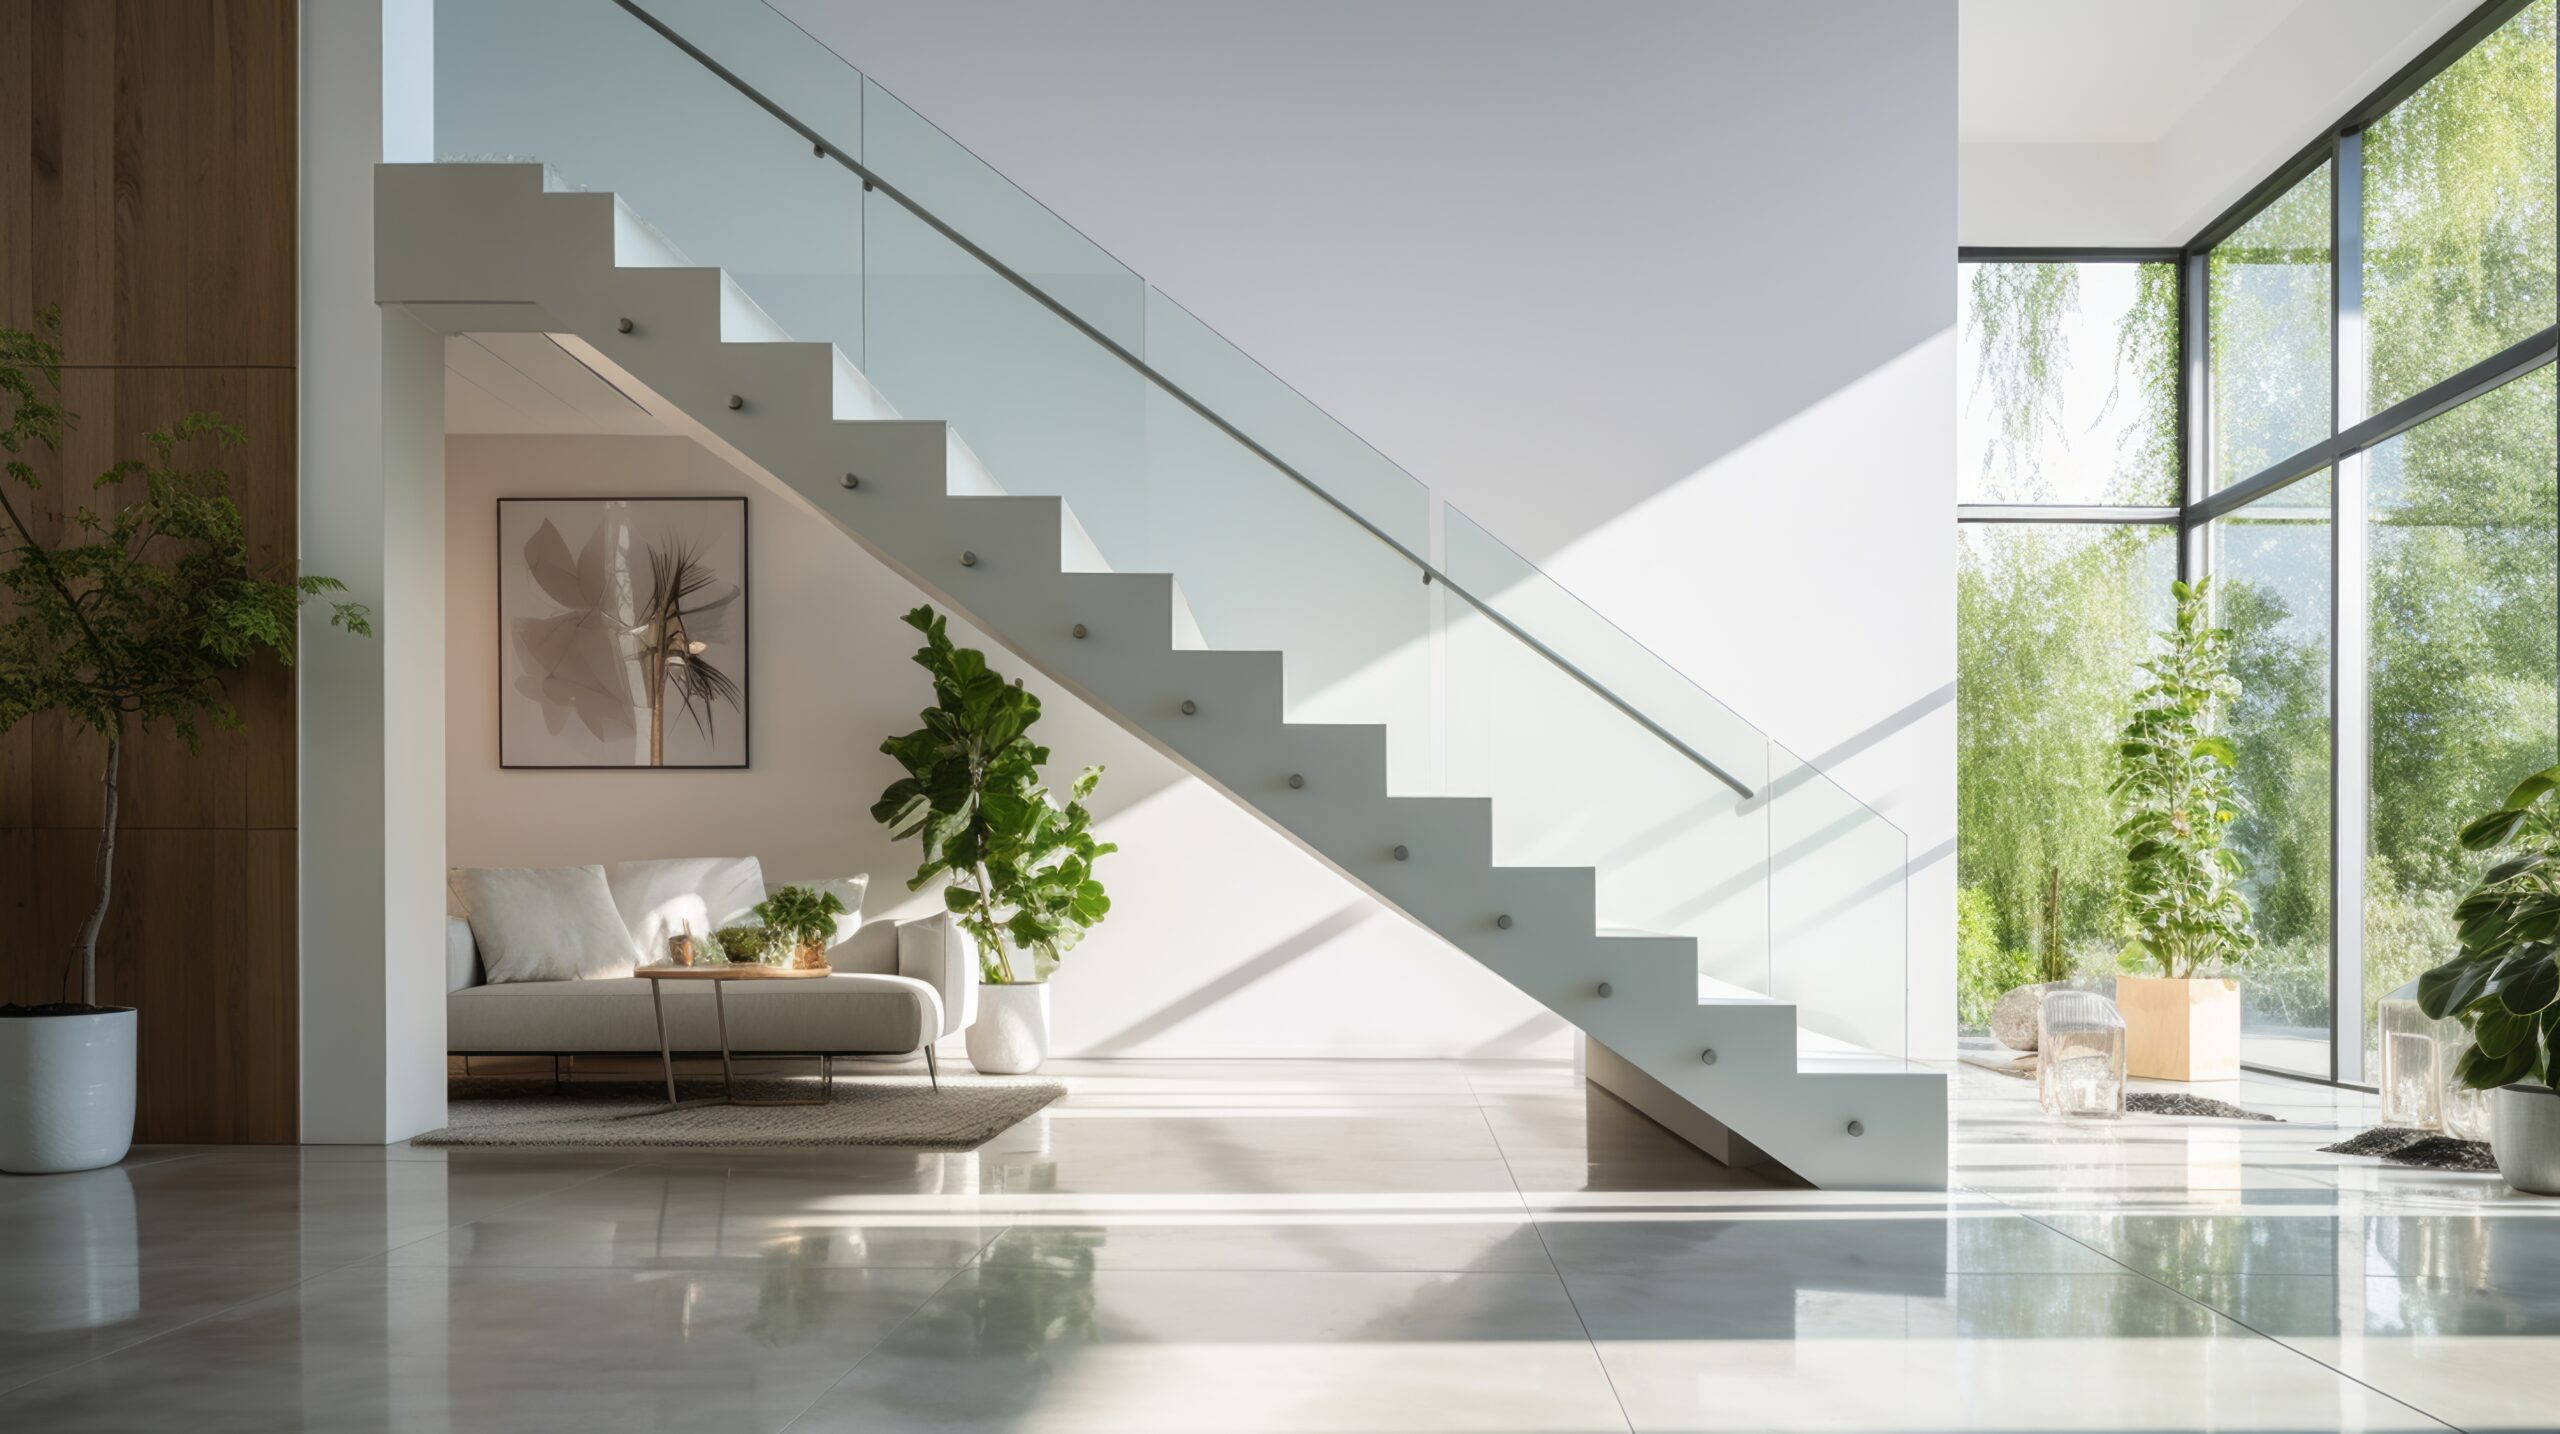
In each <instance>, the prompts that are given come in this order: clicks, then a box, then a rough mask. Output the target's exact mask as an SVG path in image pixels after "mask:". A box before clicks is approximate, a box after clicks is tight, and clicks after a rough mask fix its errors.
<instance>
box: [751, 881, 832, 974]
mask: <svg viewBox="0 0 2560 1434" xmlns="http://www.w3.org/2000/svg"><path fill="white" fill-rule="evenodd" d="M843 914H844V902H843V900H842V899H841V898H839V897H838V896H837V895H836V894H835V893H834V892H832V891H819V890H817V889H816V888H814V887H807V886H786V887H784V888H782V889H781V890H779V891H776V892H774V893H773V894H771V895H769V896H767V897H766V898H765V899H764V900H762V901H760V902H758V903H756V920H758V921H760V922H762V923H764V929H765V930H766V931H769V932H771V933H772V934H773V937H774V938H775V939H777V940H779V941H781V942H783V943H785V945H786V946H787V947H788V949H789V951H790V953H791V960H790V964H791V966H792V967H793V968H794V969H797V970H801V971H815V970H817V969H819V968H820V967H823V966H825V965H826V964H827V942H828V941H829V940H830V939H831V938H833V937H834V935H835V934H836V918H837V917H839V916H842V915H843Z"/></svg>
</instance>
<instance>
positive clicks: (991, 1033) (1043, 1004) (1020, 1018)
mask: <svg viewBox="0 0 2560 1434" xmlns="http://www.w3.org/2000/svg"><path fill="white" fill-rule="evenodd" d="M1048 1058H1049V983H1048V982H1046V981H1016V982H1012V983H1010V984H1007V985H1001V986H999V985H993V984H987V983H981V984H980V985H979V987H978V1019H976V1020H974V1021H972V1022H970V1023H969V1064H971V1065H973V1066H976V1067H977V1068H978V1069H979V1070H980V1071H981V1072H983V1073H985V1074H987V1075H1029V1074H1030V1073H1031V1072H1033V1071H1036V1070H1038V1069H1040V1063H1041V1062H1042V1061H1045V1060H1047V1059H1048Z"/></svg>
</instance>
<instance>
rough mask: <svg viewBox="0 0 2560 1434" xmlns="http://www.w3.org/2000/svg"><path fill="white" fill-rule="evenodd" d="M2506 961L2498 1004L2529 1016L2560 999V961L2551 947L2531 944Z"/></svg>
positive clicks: (2499, 979) (2502, 969)
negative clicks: (2538, 946) (2555, 957)
mask: <svg viewBox="0 0 2560 1434" xmlns="http://www.w3.org/2000/svg"><path fill="white" fill-rule="evenodd" d="M2507 961H2508V964H2507V965H2506V966H2504V967H2502V968H2501V974H2500V976H2499V977H2498V979H2497V986H2498V1004H2500V1005H2502V1006H2504V1007H2506V1008H2507V1009H2508V1010H2510V1011H2513V1012H2514V1013H2516V1014H2517V1015H2519V1016H2530V1015H2532V1014H2534V1013H2535V1012H2537V1011H2540V1010H2542V1009H2544V1008H2545V1007H2547V1006H2549V1005H2550V1004H2551V1003H2552V1002H2553V1001H2554V1000H2560V962H2555V961H2553V960H2552V956H2551V952H2550V951H2549V949H2548V948H2534V947H2528V948H2526V949H2525V950H2523V951H2520V952H2517V953H2516V954H2515V955H2514V956H2511V957H2509V958H2507Z"/></svg>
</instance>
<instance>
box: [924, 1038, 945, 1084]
mask: <svg viewBox="0 0 2560 1434" xmlns="http://www.w3.org/2000/svg"><path fill="white" fill-rule="evenodd" d="M924 1073H925V1075H926V1076H927V1077H928V1078H929V1079H931V1080H932V1081H933V1088H934V1089H935V1090H940V1089H942V1062H941V1061H939V1060H936V1059H935V1058H934V1054H933V1047H931V1046H927V1047H925V1048H924Z"/></svg>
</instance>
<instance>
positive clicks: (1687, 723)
mask: <svg viewBox="0 0 2560 1434" xmlns="http://www.w3.org/2000/svg"><path fill="white" fill-rule="evenodd" d="M1440 527H1441V545H1442V546H1441V563H1440V566H1441V570H1442V571H1444V572H1446V573H1447V574H1448V575H1449V580H1450V581H1452V582H1454V583H1456V584H1457V585H1458V586H1459V587H1461V588H1464V589H1466V591H1467V592H1468V593H1469V594H1471V595H1472V596H1474V597H1475V598H1476V599H1477V600H1478V601H1480V602H1483V603H1485V604H1486V605H1487V606H1489V607H1491V608H1493V609H1494V610H1495V611H1497V612H1499V613H1501V614H1502V615H1503V617H1504V618H1506V619H1508V620H1509V621H1511V622H1512V623H1513V624H1515V625H1517V626H1518V627H1519V628H1520V629H1521V630H1522V631H1524V632H1526V633H1527V634H1528V635H1529V636H1531V637H1533V638H1535V639H1537V640H1538V641H1539V642H1540V643H1542V644H1544V645H1545V646H1546V647H1547V649H1548V650H1549V651H1551V652H1553V653H1555V654H1556V655H1557V656H1559V657H1561V658H1563V659H1564V660H1565V661H1567V662H1570V663H1572V664H1573V665H1574V666H1575V667H1578V668H1580V669H1581V670H1582V671H1583V673H1585V674H1586V675H1588V676H1589V677H1590V678H1591V679H1592V680H1593V681H1595V682H1597V683H1599V684H1600V685H1601V686H1602V687H1605V688H1607V689H1609V690H1610V691H1611V692H1613V693H1616V694H1617V695H1618V696H1619V697H1621V698H1623V699H1625V701H1626V704H1627V705H1628V706H1630V707H1633V708H1634V709H1635V710H1637V711H1638V712H1641V713H1643V714H1644V715H1645V716H1646V717H1648V718H1650V719H1651V720H1652V721H1654V722H1655V723H1656V724H1658V725H1660V726H1661V727H1662V728H1663V729H1664V730H1665V731H1667V732H1668V733H1670V734H1671V736H1673V737H1675V738H1677V739H1678V740H1680V741H1681V742H1684V743H1686V744H1688V745H1689V747H1690V748H1691V749H1693V750H1694V751H1696V752H1697V753H1698V754H1699V755H1700V756H1702V757H1704V758H1706V759H1707V760H1708V761H1710V762H1712V763H1714V764H1715V765H1717V766H1719V767H1723V768H1725V769H1726V770H1728V771H1738V770H1739V768H1740V767H1744V766H1756V765H1758V764H1760V763H1762V762H1764V761H1765V760H1766V757H1765V755H1764V754H1763V753H1762V752H1761V747H1762V746H1763V745H1764V744H1765V743H1766V741H1767V740H1768V739H1767V738H1766V737H1765V736H1763V735H1762V734H1761V732H1760V730H1759V729H1758V728H1756V727H1754V726H1752V725H1751V724H1750V723H1749V722H1747V721H1744V720H1743V718H1742V716H1741V714H1739V713H1737V712H1735V711H1734V710H1733V709H1732V708H1730V707H1728V706H1726V705H1725V704H1724V703H1722V702H1720V701H1717V700H1716V699H1715V698H1714V697H1713V696H1710V695H1709V694H1708V693H1706V692H1705V691H1703V690H1701V689H1700V688H1699V687H1698V685H1697V684H1696V683H1694V682H1691V681H1690V680H1689V679H1688V678H1686V677H1684V676H1682V675H1681V674H1680V671H1679V669H1677V668H1675V667H1673V666H1672V665H1671V664H1670V663H1668V662H1666V661H1664V660H1663V659H1662V658H1660V657H1658V656H1656V655H1654V653H1653V652H1652V651H1651V650H1650V649H1648V648H1646V647H1645V646H1644V645H1643V644H1642V643H1640V642H1637V641H1636V640H1635V639H1634V638H1633V637H1630V636H1628V635H1627V633H1626V632H1625V631H1624V630H1623V629H1621V628H1619V627H1618V626H1617V625H1616V624H1614V623H1612V622H1610V621H1609V620H1608V619H1607V618H1605V617H1602V616H1601V615H1600V614H1599V613H1597V612H1594V611H1593V610H1592V609H1591V607H1590V606H1589V605H1588V604H1586V603H1584V602H1583V601H1582V600H1581V599H1580V598H1577V597H1575V596H1574V595H1573V594H1572V593H1571V592H1570V591H1568V590H1567V589H1566V588H1565V586H1564V584H1562V583H1559V582H1557V581H1556V580H1555V579H1554V578H1551V577H1549V576H1547V575H1546V573H1545V572H1543V571H1541V570H1540V569H1539V567H1538V566H1537V565H1536V564H1535V563H1532V562H1530V561H1529V560H1528V559H1527V558H1525V557H1522V556H1521V555H1520V554H1519V553H1518V552H1516V551H1515V550H1513V549H1512V548H1511V547H1510V546H1508V545H1507V544H1505V543H1504V542H1503V541H1502V540H1501V539H1499V538H1497V537H1495V536H1494V535H1493V534H1492V533H1491V532H1489V531H1487V530H1486V529H1485V527H1484V526H1483V525H1482V524H1480V523H1478V522H1476V521H1475V520H1474V519H1473V518H1470V517H1468V516H1467V515H1466V513H1465V512H1464V511H1462V510H1461V509H1459V508H1458V507H1457V505H1455V504H1443V505H1442V507H1441V520H1440ZM1650 735H1651V734H1648V736H1650ZM1655 740H1659V739H1658V738H1657V739H1655ZM1743 785H1745V786H1752V785H1755V784H1753V783H1751V782H1747V781H1746V782H1744V783H1743Z"/></svg>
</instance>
